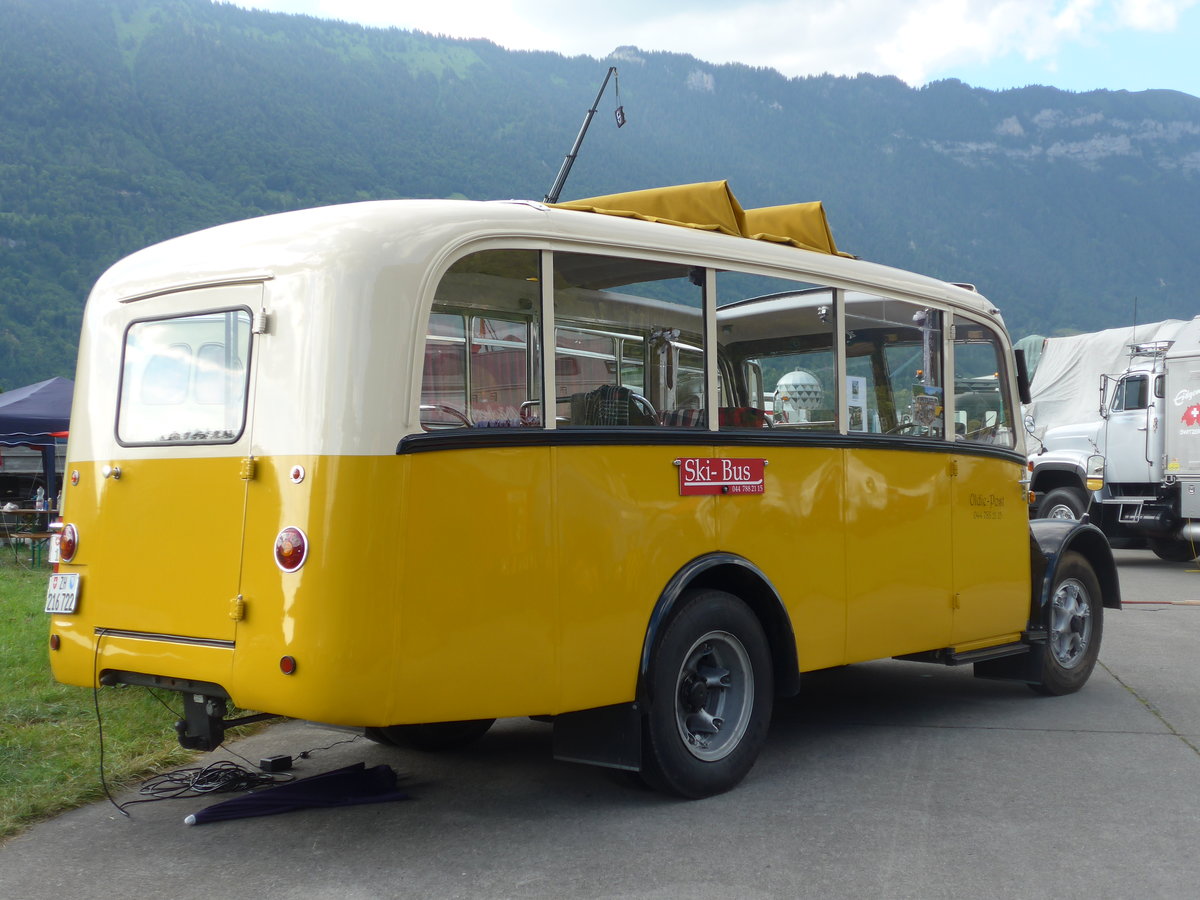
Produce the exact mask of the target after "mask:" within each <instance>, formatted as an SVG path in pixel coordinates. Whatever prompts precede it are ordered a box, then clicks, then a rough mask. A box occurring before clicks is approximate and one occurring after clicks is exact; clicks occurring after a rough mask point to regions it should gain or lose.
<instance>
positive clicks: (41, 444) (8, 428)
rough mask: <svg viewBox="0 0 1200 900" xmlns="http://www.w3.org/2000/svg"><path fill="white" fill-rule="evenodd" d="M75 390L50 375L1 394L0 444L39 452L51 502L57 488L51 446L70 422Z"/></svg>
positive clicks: (69, 382) (65, 380)
mask: <svg viewBox="0 0 1200 900" xmlns="http://www.w3.org/2000/svg"><path fill="white" fill-rule="evenodd" d="M74 392H75V383H74V382H73V381H70V380H69V379H66V378H51V379H48V380H47V381H39V382H38V383H37V384H28V385H26V386H25V387H19V388H14V389H13V390H11V391H5V392H4V393H3V394H0V445H5V446H9V447H32V448H33V449H35V450H40V451H41V453H42V470H43V473H44V477H45V484H46V497H47V500H48V502H49V503H53V498H54V497H55V495H56V494H57V493H58V487H59V485H58V477H57V475H56V474H55V464H54V448H55V446H56V444H57V442H58V439H59V438H61V437H65V436H66V433H67V428H68V427H69V425H70V421H71V396H72V394H73V393H74Z"/></svg>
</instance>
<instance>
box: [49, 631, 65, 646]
mask: <svg viewBox="0 0 1200 900" xmlns="http://www.w3.org/2000/svg"><path fill="white" fill-rule="evenodd" d="M61 643H62V638H60V637H59V636H58V635H57V634H52V635H50V649H51V650H57V649H58V648H59V646H60V645H61Z"/></svg>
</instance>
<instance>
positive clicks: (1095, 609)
mask: <svg viewBox="0 0 1200 900" xmlns="http://www.w3.org/2000/svg"><path fill="white" fill-rule="evenodd" d="M1043 616H1044V619H1043V621H1044V623H1045V626H1046V633H1047V640H1046V645H1045V649H1044V650H1043V651H1042V652H1043V653H1044V654H1045V655H1044V657H1043V659H1042V680H1041V681H1040V682H1039V683H1037V684H1032V685H1030V687H1031V688H1033V690H1034V691H1036V692H1037V693H1039V694H1049V695H1053V696H1058V695H1060V694H1071V693H1074V692H1075V691H1077V690H1079V689H1080V688H1081V687H1083V685H1084V684H1085V683H1086V682H1087V680H1088V676H1090V675H1091V674H1092V669H1093V668H1095V666H1096V659H1097V658H1098V657H1099V655H1100V638H1101V636H1102V635H1103V633H1104V605H1103V602H1102V595H1101V593H1100V582H1099V581H1098V580H1097V578H1096V573H1095V572H1094V571H1092V566H1091V563H1089V562H1088V561H1087V559H1086V558H1085V557H1083V556H1082V555H1080V554H1079V553H1076V552H1074V551H1068V552H1067V553H1065V554H1063V558H1062V561H1061V562H1060V563H1059V566H1058V572H1057V573H1056V575H1055V580H1054V593H1053V594H1052V595H1051V597H1050V601H1049V602H1048V603H1047V604H1046V608H1045V610H1044V611H1043Z"/></svg>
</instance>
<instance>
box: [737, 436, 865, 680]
mask: <svg viewBox="0 0 1200 900" xmlns="http://www.w3.org/2000/svg"><path fill="white" fill-rule="evenodd" d="M843 453H844V451H842V450H840V449H836V448H829V447H806V446H790V447H789V446H785V445H783V444H782V442H781V446H779V447H753V448H751V447H729V446H723V447H720V448H719V450H718V453H717V455H718V456H720V457H723V458H728V459H738V458H746V457H762V458H764V459H766V461H767V466H766V469H765V470H764V475H763V477H764V485H763V488H764V489H763V493H761V494H738V495H729V496H722V497H720V498H718V499H719V503H718V506H719V508H720V538H719V541H720V542H719V546H720V547H721V549H723V550H728V551H730V552H732V553H736V554H737V555H739V556H742V557H744V558H746V559H747V560H749V561H750V562H752V563H753V564H754V565H755V566H757V567H758V568H759V569H760V570H761V571H762V572H763V574H764V575H766V577H767V578H769V579H770V581H771V583H772V584H773V585H774V587H775V589H776V590H777V591H778V592H779V595H780V598H781V599H782V600H783V603H784V606H785V608H786V609H787V611H788V615H789V617H790V618H791V622H792V631H793V632H794V633H795V636H796V656H797V659H798V660H799V663H800V669H801V671H810V670H813V669H823V668H827V667H829V666H836V665H841V664H842V663H843V662H844V661H845V654H846V605H845V597H846V571H845V570H846V567H845V565H844V561H845V558H846V552H847V551H846V535H845V529H844V519H843V515H844V514H843V505H844V491H845V484H844V465H845V463H844V458H843Z"/></svg>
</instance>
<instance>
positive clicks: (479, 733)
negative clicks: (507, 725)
mask: <svg viewBox="0 0 1200 900" xmlns="http://www.w3.org/2000/svg"><path fill="white" fill-rule="evenodd" d="M495 721H496V720H495V719H468V720H466V721H464V722H429V723H426V724H424V725H388V726H387V727H385V728H368V729H367V737H369V738H370V739H371V740H373V741H375V742H377V743H380V744H395V745H396V746H397V747H409V748H411V749H413V750H425V751H427V752H430V753H434V752H437V751H439V750H456V749H458V748H459V747H465V746H467V745H468V744H473V743H475V741H477V740H479V739H480V738H481V737H483V736H484V735H485V734H487V732H488V729H489V728H491V727H492V725H493V724H494V723H495Z"/></svg>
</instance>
